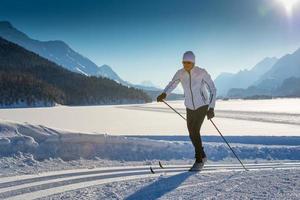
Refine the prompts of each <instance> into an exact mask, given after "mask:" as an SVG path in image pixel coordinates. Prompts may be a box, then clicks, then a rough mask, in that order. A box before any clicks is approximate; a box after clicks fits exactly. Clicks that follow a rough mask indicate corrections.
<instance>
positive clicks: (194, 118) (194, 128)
mask: <svg viewBox="0 0 300 200" xmlns="http://www.w3.org/2000/svg"><path fill="white" fill-rule="evenodd" d="M206 112H207V106H203V107H200V108H198V109H197V110H190V109H188V108H187V127H188V130H189V136H190V139H191V141H192V143H193V145H194V148H195V158H196V162H202V158H203V156H205V153H204V151H203V148H202V140H201V137H200V128H201V125H202V123H203V121H204V118H205V116H206Z"/></svg>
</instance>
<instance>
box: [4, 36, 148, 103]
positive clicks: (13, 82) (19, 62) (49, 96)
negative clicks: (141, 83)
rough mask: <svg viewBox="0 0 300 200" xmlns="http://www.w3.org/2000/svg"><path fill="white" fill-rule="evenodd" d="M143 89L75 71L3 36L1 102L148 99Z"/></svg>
mask: <svg viewBox="0 0 300 200" xmlns="http://www.w3.org/2000/svg"><path fill="white" fill-rule="evenodd" d="M150 101H151V99H150V97H149V96H148V95H146V94H145V93H144V92H143V91H141V90H138V89H135V88H129V87H127V86H123V85H121V84H119V83H117V82H115V81H113V80H111V79H107V78H105V77H95V76H91V77H89V76H85V75H83V74H79V73H75V72H71V71H69V70H67V69H64V68H62V67H61V66H58V65H57V64H56V63H54V62H51V61H49V60H47V59H45V58H43V57H40V56H39V55H37V54H35V53H33V52H30V51H28V50H26V49H24V48H23V47H20V46H18V45H16V44H14V43H12V42H9V41H7V40H5V39H3V38H1V37H0V102H1V104H2V105H3V104H4V105H5V106H10V105H14V104H19V103H22V104H23V103H26V104H27V105H33V104H35V103H36V102H38V103H39V102H44V103H45V104H48V102H50V103H51V104H53V103H60V104H65V105H95V104H120V103H145V102H150Z"/></svg>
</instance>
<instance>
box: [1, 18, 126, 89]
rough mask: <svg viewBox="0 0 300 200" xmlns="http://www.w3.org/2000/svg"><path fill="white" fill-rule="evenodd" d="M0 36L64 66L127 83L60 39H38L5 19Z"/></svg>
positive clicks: (107, 68) (88, 74) (105, 66)
mask: <svg viewBox="0 0 300 200" xmlns="http://www.w3.org/2000/svg"><path fill="white" fill-rule="evenodd" d="M0 37H2V38H4V39H6V40H9V41H11V42H13V43H16V44H18V45H20V46H22V47H24V48H25V49H28V50H29V51H32V52H34V53H36V54H38V55H40V56H42V57H44V58H47V59H48V60H51V61H53V62H55V63H57V64H58V65H61V66H63V67H64V68H66V69H68V70H70V71H73V72H77V73H81V74H84V75H87V76H92V75H93V76H103V77H106V78H109V79H112V80H115V81H117V82H119V83H122V84H124V85H127V82H125V81H123V80H122V79H121V78H120V77H119V76H118V75H117V73H115V72H114V71H113V70H112V69H111V67H109V66H108V65H102V66H100V67H99V66H97V65H96V64H95V63H93V62H92V61H91V60H89V59H88V58H86V57H84V56H82V55H81V54H79V53H77V52H76V51H74V50H73V49H72V48H71V47H70V46H68V45H67V44H66V43H65V42H63V41H60V40H54V41H38V40H34V39H31V38H30V37H28V36H27V35H26V34H25V33H23V32H21V31H19V30H17V29H16V28H15V27H13V26H12V25H11V24H10V23H9V22H7V21H0Z"/></svg>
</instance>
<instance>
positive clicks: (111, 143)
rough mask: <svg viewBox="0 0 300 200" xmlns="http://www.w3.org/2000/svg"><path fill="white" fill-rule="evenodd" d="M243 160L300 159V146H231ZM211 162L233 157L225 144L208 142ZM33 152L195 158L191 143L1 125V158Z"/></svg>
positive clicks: (41, 155)
mask: <svg viewBox="0 0 300 200" xmlns="http://www.w3.org/2000/svg"><path fill="white" fill-rule="evenodd" d="M232 146H233V148H234V149H235V150H236V152H237V153H238V155H239V156H240V157H241V158H242V159H250V160H256V159H268V160H284V159H289V160H300V147H299V146H284V145H277V146H276V145H247V144H232ZM205 151H206V153H207V155H208V157H209V159H210V160H213V161H220V160H228V159H229V160H230V159H232V158H233V155H232V154H231V152H230V150H229V149H228V147H227V146H226V145H225V144H224V143H213V142H208V143H205ZM18 152H22V153H30V154H32V155H33V156H34V158H35V159H38V160H42V159H48V158H50V157H51V158H61V159H64V160H76V159H79V158H86V159H93V158H96V157H97V158H101V159H108V160H124V161H145V160H153V159H163V160H170V159H177V160H180V159H193V147H192V145H191V143H190V142H189V141H163V140H162V141H157V140H151V139H147V138H135V137H124V136H111V135H107V134H88V133H76V132H69V131H64V130H57V129H52V128H49V127H45V126H37V125H30V124H20V123H12V122H6V121H1V122H0V155H1V156H12V155H14V154H16V153H18Z"/></svg>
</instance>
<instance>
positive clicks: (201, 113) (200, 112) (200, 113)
mask: <svg viewBox="0 0 300 200" xmlns="http://www.w3.org/2000/svg"><path fill="white" fill-rule="evenodd" d="M207 110H208V106H201V107H200V108H198V109H197V110H196V115H197V116H196V122H195V124H196V125H195V134H196V135H197V137H199V139H198V141H199V144H198V145H197V146H199V151H200V152H201V157H202V158H205V157H206V154H205V152H204V149H203V145H202V139H201V134H200V132H201V131H200V130H201V127H202V124H203V121H204V119H205V116H206V114H207Z"/></svg>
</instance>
